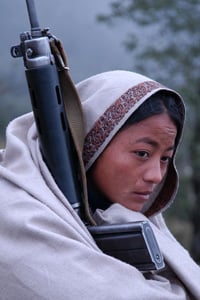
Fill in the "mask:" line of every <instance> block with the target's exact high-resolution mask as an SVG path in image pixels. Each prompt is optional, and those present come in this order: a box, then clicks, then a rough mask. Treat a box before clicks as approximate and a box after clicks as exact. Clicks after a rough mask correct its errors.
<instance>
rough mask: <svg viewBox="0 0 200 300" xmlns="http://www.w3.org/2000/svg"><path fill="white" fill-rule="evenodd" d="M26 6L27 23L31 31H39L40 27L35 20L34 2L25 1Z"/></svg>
mask: <svg viewBox="0 0 200 300" xmlns="http://www.w3.org/2000/svg"><path fill="white" fill-rule="evenodd" d="M26 5H27V10H28V15H29V21H30V25H31V31H38V30H40V25H39V22H38V18H37V13H36V8H35V3H34V0H26Z"/></svg>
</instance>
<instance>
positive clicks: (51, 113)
mask: <svg viewBox="0 0 200 300" xmlns="http://www.w3.org/2000/svg"><path fill="white" fill-rule="evenodd" d="M26 4H27V9H28V14H29V19H30V25H31V31H30V32H23V33H21V34H20V45H17V46H13V47H12V48H11V55H12V56H13V57H14V58H16V57H23V60H24V66H25V68H26V70H25V73H26V80H27V84H28V89H29V94H30V98H31V104H32V109H33V113H34V118H35V122H36V126H37V131H38V135H39V141H40V149H41V152H42V155H43V158H44V160H45V162H46V165H47V166H48V168H49V170H50V172H51V174H52V176H53V178H54V179H55V182H56V183H57V185H58V187H59V188H60V190H61V191H62V192H63V194H64V195H65V196H66V198H67V199H68V200H69V202H70V203H71V205H72V207H73V208H74V209H76V210H77V212H78V213H79V214H80V209H81V204H82V195H81V188H80V186H81V182H80V180H79V177H78V176H77V173H78V166H77V157H76V156H77V155H76V153H75V146H74V142H73V140H72V134H71V132H70V128H69V122H68V119H67V116H66V111H65V107H64V103H63V93H62V89H61V85H60V79H59V72H60V71H61V68H62V67H63V68H65V69H67V68H68V67H67V66H66V63H65V62H64V61H63V60H62V57H61V56H58V57H56V55H55V54H54V53H52V48H51V43H52V41H53V42H55V43H57V39H56V38H55V37H54V36H52V35H51V33H50V31H49V29H44V30H41V28H40V26H39V22H38V19H37V15H36V10H35V5H34V1H33V0H26ZM58 58H59V63H60V64H59V65H58V63H57V61H56V60H58ZM68 84H72V83H71V82H70V83H68ZM66 85H67V82H66ZM70 88H71V87H70Z"/></svg>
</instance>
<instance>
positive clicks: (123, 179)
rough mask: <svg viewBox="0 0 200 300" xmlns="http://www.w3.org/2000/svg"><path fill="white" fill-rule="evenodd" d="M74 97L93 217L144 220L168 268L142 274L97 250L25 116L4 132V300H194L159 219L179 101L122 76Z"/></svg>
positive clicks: (190, 281)
mask: <svg viewBox="0 0 200 300" xmlns="http://www.w3.org/2000/svg"><path fill="white" fill-rule="evenodd" d="M77 91H78V93H79V96H80V99H81V101H82V105H83V111H84V116H85V121H86V138H85V145H84V153H83V156H84V162H85V166H86V171H87V177H88V190H89V204H90V207H91V212H90V213H91V217H92V218H94V219H95V221H96V223H97V224H110V223H126V222H129V221H131V222H134V221H138V220H139V221H141V220H148V221H149V222H150V224H151V227H152V229H153V231H154V233H155V236H156V239H157V241H158V244H159V246H160V249H161V251H162V253H163V256H164V259H165V264H166V268H165V269H164V270H161V271H160V272H158V273H155V274H154V273H151V272H150V273H146V274H142V273H141V272H140V271H139V270H137V269H136V268H135V267H133V266H131V265H129V264H125V263H123V262H121V261H120V260H117V259H114V258H112V257H110V256H107V255H105V254H103V253H102V252H101V251H100V250H99V249H98V247H97V246H96V244H95V242H94V240H93V239H92V237H91V235H90V234H89V232H88V230H87V228H86V226H85V225H84V223H83V222H82V220H80V218H79V217H78V215H77V214H76V213H75V211H74V210H73V209H72V208H71V206H70V204H69V202H68V201H67V199H66V198H65V197H64V195H63V194H62V193H61V191H60V190H59V188H58V187H57V185H56V184H55V182H54V180H53V178H52V176H51V174H50V173H49V171H48V169H47V167H46V165H45V163H44V161H43V159H42V156H41V153H40V151H39V145H38V136H37V131H36V127H35V123H34V119H33V116H32V114H28V115H25V116H22V117H20V118H18V119H16V120H14V121H13V122H11V124H10V125H9V126H8V129H7V145H6V149H5V150H2V151H1V155H0V161H1V165H0V176H1V179H0V199H1V200H0V201H1V210H0V244H1V251H0V277H1V278H0V279H1V280H0V290H1V299H15V300H18V299H20V300H23V299H58V300H61V299H63V300H64V299H73V300H74V299H76V300H77V299H98V300H101V299H106V300H107V299H113V300H115V299H120V300H121V299H126V300H129V299H154V300H156V299H167V300H169V299H173V300H176V299H182V300H183V299H199V298H200V287H199V278H200V269H199V267H198V266H197V265H196V264H195V262H194V261H193V260H192V259H191V257H190V256H189V254H188V253H187V252H186V250H184V249H183V248H182V246H181V245H180V244H179V243H178V242H177V241H176V240H175V238H174V237H173V236H172V235H171V233H170V232H169V230H168V229H167V227H166V225H165V223H164V220H163V218H162V215H161V212H162V211H163V210H164V209H165V208H166V207H167V206H168V205H169V204H170V203H171V201H172V200H173V198H174V196H175V192H176V189H177V174H176V169H175V167H174V156H175V152H176V149H177V146H178V143H179V141H180V137H181V134H182V127H183V122H184V105H183V102H182V99H181V97H180V96H179V95H178V94H177V93H175V92H174V91H172V90H170V89H167V88H166V87H164V86H162V85H160V84H159V83H157V82H155V81H152V80H151V79H149V78H147V77H144V76H141V75H139V74H135V73H132V72H126V71H113V72H106V73H103V74H99V75H96V76H94V77H91V78H89V79H87V80H85V81H83V82H81V83H79V84H78V85H77ZM143 103H144V105H143ZM155 104H156V105H155ZM149 107H152V109H151V110H150V109H149Z"/></svg>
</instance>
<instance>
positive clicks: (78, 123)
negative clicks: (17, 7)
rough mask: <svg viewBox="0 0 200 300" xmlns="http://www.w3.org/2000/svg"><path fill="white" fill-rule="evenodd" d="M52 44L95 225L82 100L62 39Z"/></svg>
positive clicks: (84, 190)
mask: <svg viewBox="0 0 200 300" xmlns="http://www.w3.org/2000/svg"><path fill="white" fill-rule="evenodd" d="M50 45H51V50H52V53H53V55H54V57H55V60H56V65H57V68H58V70H59V80H60V86H61V91H62V96H63V102H64V107H65V112H66V115H67V120H68V124H69V128H70V131H71V135H72V139H73V142H74V146H75V149H76V152H77V157H78V160H79V167H80V173H81V181H82V189H83V197H82V198H83V202H84V208H85V218H86V220H87V221H89V223H91V224H92V225H95V221H94V220H93V218H92V216H91V214H90V209H89V204H88V193H87V180H86V173H85V167H84V163H83V159H82V151H83V144H84V136H85V130H84V127H85V126H84V116H83V111H82V106H81V101H80V98H79V95H78V93H77V91H76V87H75V85H74V83H73V81H72V79H71V77H70V75H69V67H68V64H67V57H66V54H65V51H64V48H63V46H62V43H61V41H59V40H57V39H52V40H51V42H50Z"/></svg>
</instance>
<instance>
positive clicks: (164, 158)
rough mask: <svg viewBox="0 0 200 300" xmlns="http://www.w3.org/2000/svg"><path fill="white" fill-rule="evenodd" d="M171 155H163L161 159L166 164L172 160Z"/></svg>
mask: <svg viewBox="0 0 200 300" xmlns="http://www.w3.org/2000/svg"><path fill="white" fill-rule="evenodd" d="M171 159H172V158H171V157H170V156H163V157H161V161H162V162H163V163H165V164H169V162H170V161H171Z"/></svg>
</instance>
